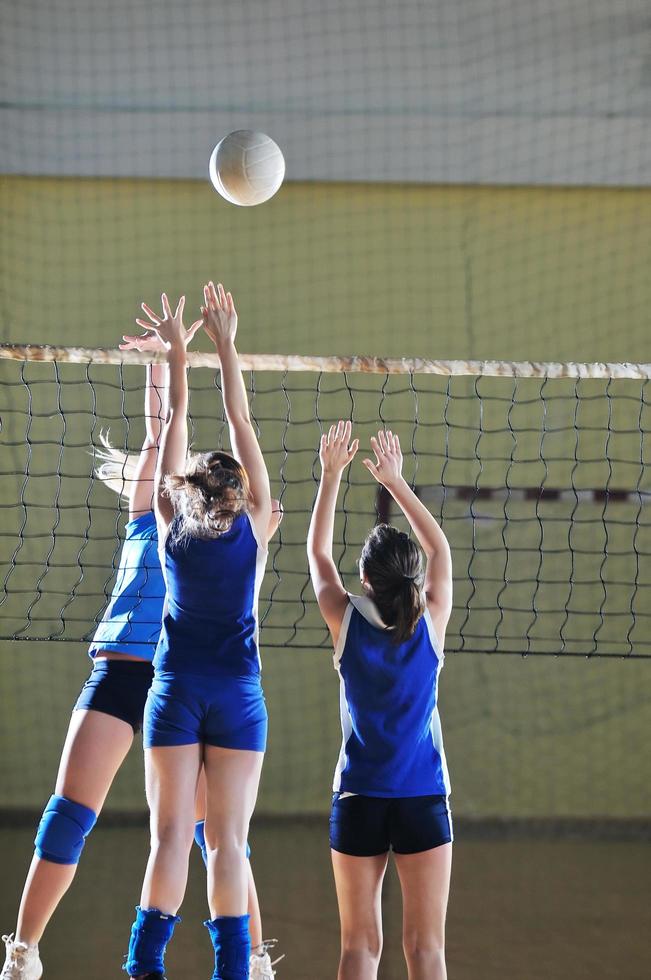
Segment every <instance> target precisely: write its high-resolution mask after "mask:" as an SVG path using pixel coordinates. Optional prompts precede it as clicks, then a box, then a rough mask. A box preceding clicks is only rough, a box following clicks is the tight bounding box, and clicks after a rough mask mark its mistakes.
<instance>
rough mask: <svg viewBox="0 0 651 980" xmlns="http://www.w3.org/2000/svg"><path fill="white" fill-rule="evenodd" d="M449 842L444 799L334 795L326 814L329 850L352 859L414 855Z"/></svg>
mask: <svg viewBox="0 0 651 980" xmlns="http://www.w3.org/2000/svg"><path fill="white" fill-rule="evenodd" d="M451 840H452V820H451V817H450V808H449V806H448V802H447V799H446V797H445V796H408V797H400V798H393V799H388V798H386V797H374V796H351V795H347V794H345V793H335V795H334V796H333V798H332V810H331V812H330V847H331V848H332V850H333V851H340V852H341V853H342V854H351V855H353V856H355V857H374V856H375V855H378V854H386V853H387V851H390V850H394V851H395V853H396V854H418V853H419V852H420V851H429V850H431V849H432V848H433V847H440V845H441V844H449V843H450V841H451Z"/></svg>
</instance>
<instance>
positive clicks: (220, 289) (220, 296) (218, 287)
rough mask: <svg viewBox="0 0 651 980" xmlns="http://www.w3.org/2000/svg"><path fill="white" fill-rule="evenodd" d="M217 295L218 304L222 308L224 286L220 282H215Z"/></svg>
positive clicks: (223, 303)
mask: <svg viewBox="0 0 651 980" xmlns="http://www.w3.org/2000/svg"><path fill="white" fill-rule="evenodd" d="M217 295H218V296H219V305H220V306H221V307H222V309H223V308H225V307H226V292H225V290H224V287H223V286H222V284H221V283H220V282H219V283H217Z"/></svg>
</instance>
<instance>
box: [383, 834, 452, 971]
mask: <svg viewBox="0 0 651 980" xmlns="http://www.w3.org/2000/svg"><path fill="white" fill-rule="evenodd" d="M396 867H397V869H398V875H399V877H400V887H401V888H402V907H403V922H402V942H403V947H404V951H405V959H406V960H407V968H408V972H409V980H446V977H447V970H446V967H445V914H446V910H447V905H448V895H449V893H450V870H451V868H452V844H441V846H440V847H435V848H433V849H432V850H431V851H422V852H421V853H420V854H396Z"/></svg>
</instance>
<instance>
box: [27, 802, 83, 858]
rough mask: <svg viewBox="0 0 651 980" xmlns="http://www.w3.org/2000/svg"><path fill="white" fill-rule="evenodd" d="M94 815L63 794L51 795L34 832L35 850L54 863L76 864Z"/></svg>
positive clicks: (40, 855)
mask: <svg viewBox="0 0 651 980" xmlns="http://www.w3.org/2000/svg"><path fill="white" fill-rule="evenodd" d="M96 821H97V814H96V813H95V811H94V810H91V809H90V807H87V806H84V805H83V804H82V803H74V802H73V800H68V799H66V797H65V796H51V797H50V799H49V801H48V804H47V806H46V807H45V810H44V811H43V816H42V817H41V822H40V823H39V825H38V830H37V832H36V839H35V840H34V844H35V845H36V853H37V854H38V856H39V857H40V858H45V860H46V861H53V862H54V863H55V864H77V863H78V861H79V857H80V855H81V852H82V850H83V847H84V844H85V843H86V838H87V837H88V835H89V834H90V832H91V830H92V829H93V827H94V826H95V823H96Z"/></svg>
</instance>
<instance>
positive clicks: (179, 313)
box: [174, 296, 185, 320]
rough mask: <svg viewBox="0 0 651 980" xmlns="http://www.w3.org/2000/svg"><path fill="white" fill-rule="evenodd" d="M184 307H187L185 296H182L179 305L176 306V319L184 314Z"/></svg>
mask: <svg viewBox="0 0 651 980" xmlns="http://www.w3.org/2000/svg"><path fill="white" fill-rule="evenodd" d="M184 309H185V296H181V299H180V300H179V303H178V306H177V307H176V313H175V314H174V319H175V320H178V318H179V317H182V316H183V310H184Z"/></svg>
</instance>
